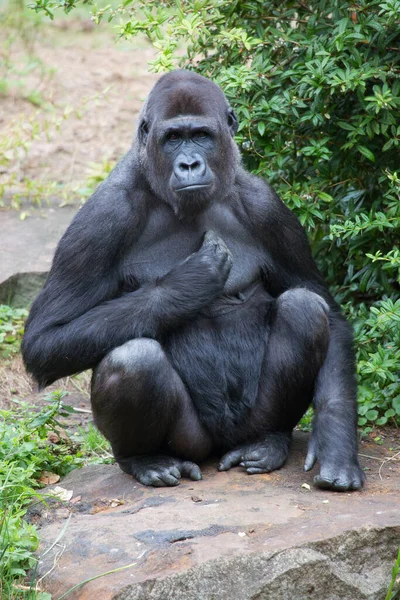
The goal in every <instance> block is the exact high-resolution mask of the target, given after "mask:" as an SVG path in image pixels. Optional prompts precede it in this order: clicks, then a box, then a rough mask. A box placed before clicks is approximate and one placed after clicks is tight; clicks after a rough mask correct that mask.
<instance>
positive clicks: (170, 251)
mask: <svg viewBox="0 0 400 600" xmlns="http://www.w3.org/2000/svg"><path fill="white" fill-rule="evenodd" d="M208 230H213V231H215V232H216V233H217V234H218V235H219V237H221V238H222V239H223V241H224V242H225V244H226V245H227V246H228V248H229V249H230V251H231V252H232V256H233V265H232V269H231V273H230V275H229V278H228V281H227V283H226V286H225V291H226V292H228V293H235V292H236V291H239V290H242V289H245V288H246V287H247V286H248V285H250V284H251V283H252V282H253V281H255V280H256V279H257V277H258V275H259V272H260V269H261V267H262V265H263V264H264V262H265V257H264V254H263V251H262V249H261V248H260V246H259V244H258V243H257V241H256V239H255V238H254V236H252V234H251V231H249V230H248V229H246V228H245V227H244V226H243V225H242V224H241V223H240V222H239V221H238V220H237V218H236V217H235V216H234V215H233V214H232V213H231V212H230V211H229V210H228V209H222V208H221V207H219V208H218V209H212V210H209V211H207V212H206V213H204V214H203V215H201V217H199V218H198V219H197V220H196V221H194V222H190V223H185V222H182V221H178V220H176V219H175V218H173V217H172V218H171V215H170V214H169V212H167V211H159V212H154V213H152V214H151V215H150V216H149V219H148V221H147V223H146V226H145V228H144V230H143V232H142V234H141V235H140V237H139V239H137V240H132V244H131V248H130V249H129V251H128V252H127V254H126V256H125V259H124V261H123V265H122V273H121V275H122V278H123V280H124V281H125V282H126V285H125V288H126V289H127V288H128V289H127V291H129V285H132V286H133V287H134V288H135V287H140V286H142V285H144V284H146V283H151V282H153V281H154V280H155V279H157V278H159V277H162V276H163V275H166V273H168V271H170V270H171V269H172V268H173V267H175V266H176V265H178V264H179V263H181V262H182V261H184V260H185V259H186V258H187V257H188V256H189V255H190V254H192V253H194V252H197V251H198V250H199V249H200V247H201V244H202V241H203V237H204V234H205V232H206V231H208ZM131 282H133V284H132V283H131Z"/></svg>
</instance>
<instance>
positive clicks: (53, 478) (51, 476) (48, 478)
mask: <svg viewBox="0 0 400 600" xmlns="http://www.w3.org/2000/svg"><path fill="white" fill-rule="evenodd" d="M39 481H40V483H44V484H45V485H53V483H57V482H58V481H60V476H59V475H57V474H56V473H51V472H50V471H42V472H41V474H40V479H39Z"/></svg>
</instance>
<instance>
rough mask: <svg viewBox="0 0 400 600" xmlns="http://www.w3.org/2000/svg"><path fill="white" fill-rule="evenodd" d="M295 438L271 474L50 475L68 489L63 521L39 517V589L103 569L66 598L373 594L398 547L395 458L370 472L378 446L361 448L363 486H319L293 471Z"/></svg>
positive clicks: (294, 599) (260, 599)
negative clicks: (160, 479) (161, 481)
mask: <svg viewBox="0 0 400 600" xmlns="http://www.w3.org/2000/svg"><path fill="white" fill-rule="evenodd" d="M306 443H307V435H306V434H302V433H297V434H296V436H295V443H294V448H293V451H292V453H291V456H290V458H289V461H288V463H287V465H286V466H285V467H284V468H283V469H281V470H280V471H277V472H275V473H272V474H268V475H256V476H248V475H246V474H245V473H244V472H243V471H242V469H240V468H237V469H232V470H231V471H230V472H228V473H218V472H217V471H216V464H215V463H211V462H210V463H208V464H207V465H205V466H203V467H202V471H203V480H202V481H200V482H192V481H189V480H186V479H183V480H182V481H181V483H180V485H179V486H178V487H176V488H158V489H155V488H146V487H143V486H141V485H140V484H138V483H137V482H135V481H134V480H133V479H132V478H131V477H129V476H128V475H126V474H124V473H122V472H121V471H120V470H119V468H118V467H117V466H116V465H99V466H92V467H86V468H84V469H81V470H77V471H73V472H72V473H70V474H69V475H68V476H67V477H66V478H65V479H64V480H63V481H62V482H61V486H62V487H64V488H66V489H68V490H72V491H73V494H74V495H73V498H72V502H70V503H69V504H68V505H67V506H68V508H69V511H70V515H71V516H70V520H69V522H66V521H65V518H66V517H67V516H68V511H65V509H64V511H61V512H60V510H59V508H58V509H57V505H56V506H54V507H53V508H50V507H48V508H44V509H43V511H42V515H41V517H40V519H41V521H40V522H41V523H42V528H41V531H40V536H41V539H42V544H41V555H42V558H41V560H40V566H39V572H40V574H41V575H44V574H45V573H47V572H48V571H50V570H51V569H52V570H51V574H50V575H49V576H48V577H46V578H45V579H44V581H43V582H42V585H43V584H45V589H48V590H49V591H50V592H52V593H53V594H54V598H58V597H59V596H60V595H61V594H62V593H65V592H66V591H67V590H68V589H70V588H71V587H73V586H74V585H77V584H79V583H81V582H83V581H84V580H86V579H89V578H91V577H94V576H97V575H101V574H105V575H104V576H102V577H99V578H97V579H95V580H93V581H91V582H89V583H87V584H85V585H83V586H80V587H79V588H77V589H76V590H75V591H74V592H72V593H70V594H69V595H68V596H67V598H69V599H71V600H73V599H75V600H76V599H78V598H79V599H80V600H88V599H93V598H99V600H311V599H312V600H314V599H315V600H316V599H318V600H321V599H324V600H339V599H340V600H383V599H384V598H385V594H386V591H387V588H388V585H389V582H390V576H391V568H392V566H393V561H394V559H395V556H396V554H397V550H398V548H399V545H400V501H399V491H400V469H399V466H398V463H395V462H393V461H392V462H390V461H388V463H387V466H385V467H384V468H383V469H381V471H380V472H378V471H379V467H380V465H381V460H380V459H382V460H384V459H385V457H387V456H388V452H389V451H388V450H385V448H384V447H378V446H376V445H374V444H367V445H363V450H362V452H363V454H368V455H369V456H374V457H375V458H377V459H378V460H374V459H368V458H366V457H363V458H362V461H363V465H364V467H367V468H369V469H370V470H369V471H368V482H367V485H366V487H365V489H364V490H362V491H360V492H353V493H348V494H347V493H346V494H337V493H332V492H327V491H323V490H318V489H316V488H314V487H312V474H310V473H303V472H302V464H303V461H304V457H305V454H306ZM389 445H390V446H392V445H393V441H392V440H391V441H390V442H388V447H389ZM381 477H382V479H381ZM303 483H306V484H309V485H310V486H311V489H310V490H309V489H307V487H302V484H303ZM58 485H60V484H58ZM74 499H76V500H77V501H75V500H74ZM74 502H75V503H74ZM57 510H58V512H57ZM66 523H67V525H66ZM60 533H62V535H61V538H60V539H59V540H58V542H57V544H55V545H54V546H53V547H51V546H52V544H54V541H55V540H56V539H57V538H58V537H59V536H60ZM49 548H51V549H50V550H49V551H48V552H47V554H45V555H44V553H45V552H46V550H47V549H49ZM54 565H55V566H54ZM128 565H129V567H128V568H124V567H126V566H128ZM121 568H122V569H121ZM115 569H121V570H119V571H116V572H115V573H111V574H107V573H109V572H110V571H113V570H115Z"/></svg>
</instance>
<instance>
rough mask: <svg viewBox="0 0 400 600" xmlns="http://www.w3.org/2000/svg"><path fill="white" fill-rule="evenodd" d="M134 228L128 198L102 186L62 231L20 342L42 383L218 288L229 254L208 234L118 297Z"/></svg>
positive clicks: (176, 317)
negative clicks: (151, 279) (150, 279)
mask: <svg viewBox="0 0 400 600" xmlns="http://www.w3.org/2000/svg"><path fill="white" fill-rule="evenodd" d="M110 198H112V201H111V200H110ZM137 230H138V219H137V215H135V212H134V210H133V209H132V205H131V203H130V201H129V198H127V197H126V195H125V193H124V192H121V191H115V190H110V189H109V188H108V187H107V186H104V184H103V187H102V191H99V193H96V194H95V196H94V197H93V198H92V199H91V200H89V201H88V203H87V204H86V205H85V206H84V207H83V208H82V209H81V210H80V211H79V213H78V214H77V215H76V217H75V219H74V221H73V222H72V224H71V225H70V227H69V228H68V230H67V232H66V233H65V234H64V236H63V238H62V240H61V242H60V244H59V246H58V248H57V251H56V254H55V258H54V262H53V265H52V268H51V271H50V274H49V277H48V279H47V282H46V284H45V287H44V288H43V290H42V292H41V293H40V294H39V296H38V297H37V299H36V300H35V302H34V304H33V306H32V310H31V313H30V316H29V319H28V321H27V324H26V331H25V336H24V340H23V346H22V352H23V357H24V361H25V364H26V367H27V370H28V371H29V372H30V373H32V374H33V376H34V377H35V379H36V380H37V381H38V383H39V384H40V385H41V386H46V385H49V384H50V383H52V382H53V381H55V380H56V379H59V378H60V377H65V376H67V375H71V374H74V373H77V372H80V371H83V370H85V369H89V368H92V367H94V366H95V365H96V364H98V363H99V361H100V360H101V359H102V358H103V357H104V356H105V354H107V353H108V352H109V351H110V350H112V349H113V348H115V347H116V346H119V345H121V344H123V343H125V342H126V341H128V340H130V339H132V338H137V337H149V338H154V339H157V338H158V337H159V336H160V335H161V334H162V333H163V332H165V331H166V330H168V329H170V328H172V327H176V326H178V325H179V324H180V323H181V322H183V321H184V320H186V319H189V318H191V317H193V316H194V315H195V314H196V313H197V312H198V311H199V310H201V309H202V308H204V307H205V306H206V305H207V304H209V303H210V302H211V301H212V300H214V299H215V297H216V296H217V295H218V294H219V293H220V292H221V291H222V289H223V286H224V283H225V281H226V278H227V277H228V275H229V270H230V266H231V259H230V255H229V252H228V250H227V249H226V247H225V245H224V244H223V243H222V242H221V241H220V240H219V239H218V238H217V237H216V236H215V234H211V233H210V234H207V235H206V236H205V239H204V242H203V245H202V247H201V248H200V250H199V251H198V252H197V253H195V254H192V255H191V256H189V257H188V258H187V259H186V260H185V261H184V262H183V263H182V264H180V265H178V266H177V267H175V268H174V269H172V270H171V271H170V272H169V273H167V275H166V276H164V277H163V278H161V279H159V280H158V281H156V282H155V283H154V284H151V285H146V286H143V287H142V288H140V289H139V290H137V291H135V292H131V293H128V294H125V295H123V296H121V295H120V291H119V284H120V273H119V268H120V264H121V258H122V256H123V253H124V249H125V248H126V244H127V239H128V240H129V244H130V247H131V243H132V242H131V240H132V238H134V237H135V232H137Z"/></svg>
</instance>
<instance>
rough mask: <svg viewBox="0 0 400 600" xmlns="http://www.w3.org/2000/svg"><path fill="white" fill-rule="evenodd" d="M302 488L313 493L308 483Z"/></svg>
mask: <svg viewBox="0 0 400 600" xmlns="http://www.w3.org/2000/svg"><path fill="white" fill-rule="evenodd" d="M301 487H302V488H304V489H305V490H308V491H311V485H309V484H308V483H303V484H302V485H301Z"/></svg>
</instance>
